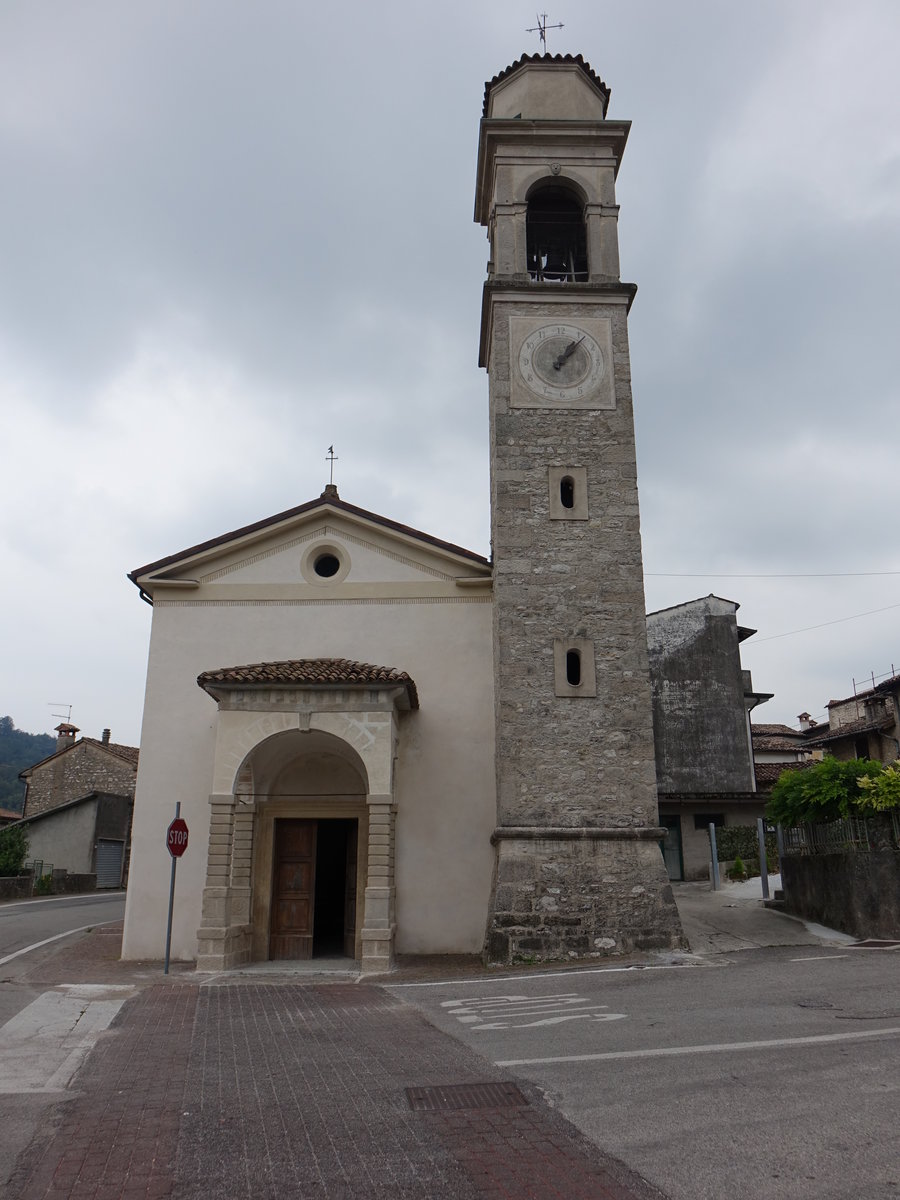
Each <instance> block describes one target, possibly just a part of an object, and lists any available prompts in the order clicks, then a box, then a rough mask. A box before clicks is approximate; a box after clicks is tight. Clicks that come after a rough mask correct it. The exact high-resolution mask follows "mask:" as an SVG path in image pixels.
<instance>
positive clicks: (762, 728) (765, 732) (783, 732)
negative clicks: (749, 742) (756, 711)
mask: <svg viewBox="0 0 900 1200" xmlns="http://www.w3.org/2000/svg"><path fill="white" fill-rule="evenodd" d="M750 732H751V733H752V734H753V737H754V738H756V737H757V736H761V737H782V736H783V737H795V738H799V737H802V736H803V734H802V732H801V731H800V730H799V729H792V728H791V727H790V725H766V724H763V723H761V724H757V723H756V722H755V721H754V722H753V724H752V725H751V726H750Z"/></svg>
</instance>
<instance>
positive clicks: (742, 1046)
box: [495, 1026, 900, 1067]
mask: <svg viewBox="0 0 900 1200" xmlns="http://www.w3.org/2000/svg"><path fill="white" fill-rule="evenodd" d="M897 1034H900V1027H897V1026H892V1027H891V1028H888V1029H861V1030H860V1031H859V1032H858V1033H821V1034H817V1035H816V1036H814V1037H797V1038H772V1039H771V1040H770V1041H765V1042H718V1043H712V1044H710V1045H706V1046H663V1047H659V1048H658V1049H654V1050H612V1051H609V1052H608V1053H606V1054H561V1055H558V1056H557V1057H555V1058H506V1059H497V1060H496V1061H495V1065H496V1066H498V1067H532V1066H540V1065H542V1064H550V1063H576V1062H608V1061H612V1060H613V1059H620V1058H674V1057H676V1056H678V1055H685V1054H716V1053H719V1052H720V1051H723V1050H724V1051H729V1052H730V1051H734V1050H772V1049H775V1048H776V1047H780V1046H814V1045H823V1044H827V1043H829V1042H855V1041H859V1040H860V1039H862V1038H872V1037H895V1036H896V1035H897Z"/></svg>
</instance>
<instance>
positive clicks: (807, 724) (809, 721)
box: [797, 712, 818, 729]
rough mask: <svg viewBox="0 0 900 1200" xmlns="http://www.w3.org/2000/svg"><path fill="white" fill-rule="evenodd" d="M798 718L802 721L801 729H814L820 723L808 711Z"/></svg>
mask: <svg viewBox="0 0 900 1200" xmlns="http://www.w3.org/2000/svg"><path fill="white" fill-rule="evenodd" d="M797 720H798V721H799V722H800V728H801V729H814V728H815V727H816V725H817V724H818V722H817V721H814V720H813V718H812V717H811V716H810V715H809V713H806V712H803V713H801V714H800V715H799V717H798V718H797Z"/></svg>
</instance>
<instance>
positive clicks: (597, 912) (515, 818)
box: [475, 55, 683, 962]
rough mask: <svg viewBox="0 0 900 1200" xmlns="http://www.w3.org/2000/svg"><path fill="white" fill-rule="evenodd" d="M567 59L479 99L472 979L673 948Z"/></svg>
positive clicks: (591, 93)
mask: <svg viewBox="0 0 900 1200" xmlns="http://www.w3.org/2000/svg"><path fill="white" fill-rule="evenodd" d="M608 103H609V90H608V89H607V88H606V86H605V84H604V83H603V82H602V80H600V78H599V77H598V76H597V75H596V74H595V73H594V72H593V71H592V70H591V68H590V66H589V65H588V64H587V63H585V62H584V60H583V59H582V58H581V56H580V55H579V56H577V57H573V56H570V55H556V56H553V57H551V56H549V55H543V56H540V55H526V56H524V57H523V58H520V59H519V60H518V61H517V62H515V63H514V64H513V65H512V66H511V67H509V68H507V70H505V71H503V72H501V74H499V75H498V76H496V77H495V78H494V79H493V80H491V82H490V83H488V84H487V86H486V88H485V99H484V115H483V119H482V122H481V132H480V138H479V145H478V178H477V189H476V199H475V219H476V221H478V222H480V223H481V224H482V225H485V226H486V227H487V230H488V237H489V239H490V246H491V256H490V262H489V264H488V278H487V281H486V282H485V285H484V298H483V306H482V320H481V349H480V360H479V361H480V365H481V366H484V367H487V370H488V375H489V383H490V429H491V532H492V539H493V555H494V606H493V612H494V688H495V709H496V776H497V810H498V812H497V828H496V830H495V833H494V836H493V841H494V843H495V846H496V854H497V857H496V867H495V878H494V883H493V887H492V894H491V908H490V912H489V916H488V926H487V938H486V946H485V953H486V956H487V958H488V960H489V961H491V962H512V961H515V960H516V959H517V958H526V957H527V958H536V959H551V958H554V959H555V958H573V957H579V958H580V957H587V956H593V955H598V954H607V953H617V952H627V951H629V950H631V949H649V948H654V947H660V948H662V947H674V946H678V945H681V944H683V939H682V933H681V926H680V922H679V919H678V914H677V911H676V909H675V904H674V900H673V897H672V891H671V888H670V886H669V883H668V879H667V876H666V871H665V867H664V864H663V858H662V855H661V853H660V850H659V840H660V838H661V837H662V836H663V831H662V830H661V829H660V828H659V824H658V809H657V798H656V775H655V765H654V748H653V727H652V710H651V700H650V684H649V674H648V665H647V634H646V624H645V612H644V589H643V571H642V563H641V541H640V525H639V515H638V497H637V476H636V466H635V446H634V423H633V417H632V404H631V371H630V364H629V357H628V330H627V316H628V311H629V308H630V306H631V302H632V300H633V299H634V295H635V292H636V288H635V286H634V285H633V284H629V283H622V282H621V280H620V278H619V253H618V236H617V226H616V222H617V216H618V207H617V205H616V199H615V180H616V174H617V171H618V168H619V164H620V162H621V159H622V153H623V151H624V149H625V142H626V140H627V137H628V131H629V128H630V123H629V122H627V121H609V120H607V118H606V111H607V106H608Z"/></svg>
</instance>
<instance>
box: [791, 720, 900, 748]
mask: <svg viewBox="0 0 900 1200" xmlns="http://www.w3.org/2000/svg"><path fill="white" fill-rule="evenodd" d="M893 724H894V718H893V717H889V716H884V717H876V718H874V719H872V718H869V717H859V718H858V719H857V720H855V721H847V722H845V723H844V724H843V725H838V726H836V727H835V728H834V729H827V728H823V729H822V731H821V732H820V733H818V735H817V736H816V737H815V738H810V741H809V745H811V746H822V745H824V744H825V743H826V742H835V741H837V740H838V739H839V738H843V737H852V736H853V735H854V734H857V733H867V732H870V731H871V732H873V733H874V732H876V731H877V730H879V729H890V727H891V726H892V725H893Z"/></svg>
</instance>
